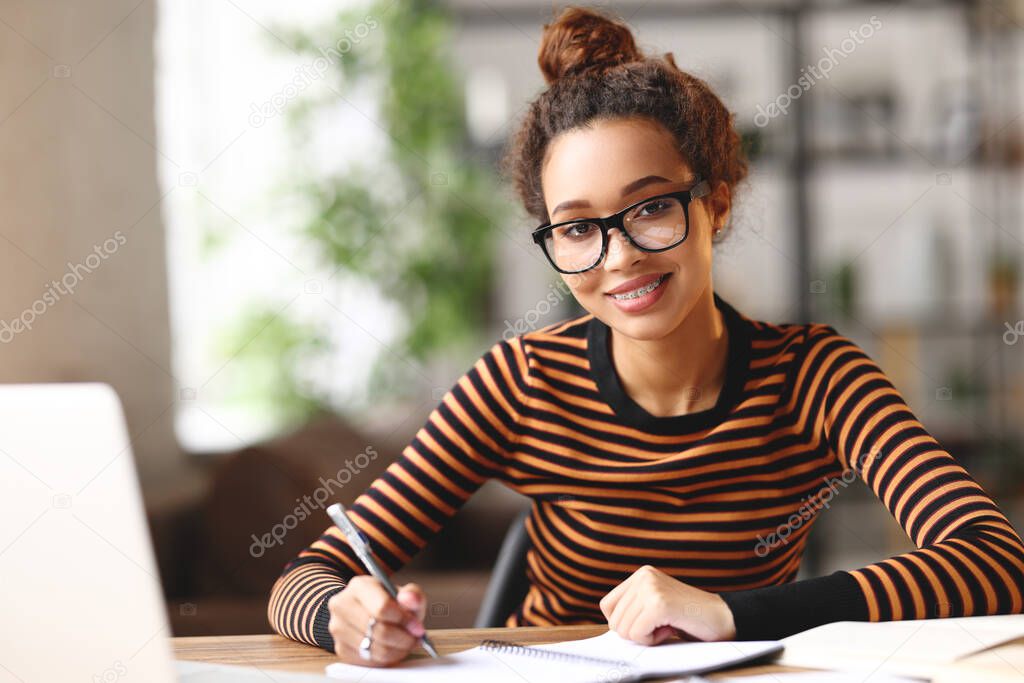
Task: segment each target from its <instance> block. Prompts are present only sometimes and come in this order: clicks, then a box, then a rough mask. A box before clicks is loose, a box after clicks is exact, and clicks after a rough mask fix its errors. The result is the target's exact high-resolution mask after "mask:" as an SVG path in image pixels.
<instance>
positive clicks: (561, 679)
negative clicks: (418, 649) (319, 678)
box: [326, 647, 624, 683]
mask: <svg viewBox="0 0 1024 683" xmlns="http://www.w3.org/2000/svg"><path fill="white" fill-rule="evenodd" d="M326 673H327V675H328V676H330V677H331V678H336V679H339V680H342V681H350V682H351V683H383V682H385V681H386V682H387V683H405V682H406V681H409V683H413V682H427V683H429V682H430V681H444V682H445V683H449V682H450V683H480V682H481V681H486V682H487V683H548V682H550V681H558V683H615V681H621V680H624V679H623V678H622V677H621V675H620V674H621V672H620V671H617V670H615V669H614V668H609V667H601V666H590V665H588V664H583V663H577V662H568V663H566V662H558V661H553V660H549V659H540V658H535V657H530V656H526V655H521V654H514V653H510V652H496V651H493V650H485V649H483V648H479V647H475V648H472V649H470V650H464V651H462V652H457V653H455V654H451V655H443V656H442V657H441V658H440V659H431V658H430V657H418V658H415V659H408V660H405V661H403V662H400V663H399V664H396V665H394V666H390V667H380V668H374V667H365V666H357V665H354V664H344V663H342V662H335V663H334V664H328V665H327V669H326Z"/></svg>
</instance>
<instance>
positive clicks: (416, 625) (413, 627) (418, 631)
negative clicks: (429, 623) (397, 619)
mask: <svg viewBox="0 0 1024 683" xmlns="http://www.w3.org/2000/svg"><path fill="white" fill-rule="evenodd" d="M409 633H411V634H413V635H414V636H422V635H423V633H424V630H423V624H421V623H420V622H418V621H414V622H412V623H411V624H409Z"/></svg>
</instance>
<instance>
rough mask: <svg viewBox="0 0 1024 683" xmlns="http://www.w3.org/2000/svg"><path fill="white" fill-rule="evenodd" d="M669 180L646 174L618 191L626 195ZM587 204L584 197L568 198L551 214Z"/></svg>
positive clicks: (588, 203)
mask: <svg viewBox="0 0 1024 683" xmlns="http://www.w3.org/2000/svg"><path fill="white" fill-rule="evenodd" d="M671 182H672V180H670V179H669V178H665V177H663V176H660V175H648V176H644V177H643V178H638V179H636V180H634V181H633V182H631V183H629V184H627V185H625V186H624V187H623V188H622V189H621V190H620V191H619V193H620V195H621V196H623V197H625V196H627V195H629V194H632V193H633V192H636V191H637V190H639V189H640V188H642V187H646V186H647V185H650V184H651V183H671ZM588 206H590V202H588V201H587V200H586V199H569V200H567V201H564V202H562V203H561V204H559V205H558V206H556V207H555V208H554V209H553V210H552V211H551V215H552V216H553V215H555V214H556V213H558V212H559V211H565V210H567V209H583V208H586V207H588Z"/></svg>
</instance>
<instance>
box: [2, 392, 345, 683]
mask: <svg viewBox="0 0 1024 683" xmlns="http://www.w3.org/2000/svg"><path fill="white" fill-rule="evenodd" d="M0 514H2V521H0V606H2V609H0V683H8V681H10V682H11V683H14V682H19V683H54V682H55V681H83V682H86V681H100V682H103V683H115V682H117V683H134V682H137V683H170V682H172V681H189V682H190V683H206V682H207V681H209V682H211V683H212V682H213V681H225V682H233V681H239V682H246V681H280V682H282V683H291V682H296V683H297V682H300V681H323V680H328V679H326V678H325V677H321V676H311V675H305V674H292V673H283V672H280V671H274V670H269V669H265V668H264V669H261V668H258V667H255V666H254V667H237V666H227V665H214V664H206V663H201V662H185V661H175V660H174V658H173V655H172V652H171V647H170V641H169V640H168V638H169V637H170V636H171V631H170V626H169V623H168V620H167V614H166V612H165V605H164V600H163V596H162V593H161V584H160V580H159V575H158V573H157V568H156V560H155V557H154V553H153V548H152V544H151V542H150V538H149V531H148V526H147V522H146V516H145V509H144V507H143V504H142V496H141V494H140V490H139V484H138V480H137V478H136V470H135V461H134V456H133V454H132V448H131V443H130V441H129V438H128V431H127V429H126V426H125V420H124V414H123V411H122V408H121V403H120V401H119V400H118V397H117V394H116V393H115V392H114V390H113V389H112V388H111V387H110V386H109V385H107V384H102V383H73V384H8V385H0Z"/></svg>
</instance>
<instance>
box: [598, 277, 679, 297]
mask: <svg viewBox="0 0 1024 683" xmlns="http://www.w3.org/2000/svg"><path fill="white" fill-rule="evenodd" d="M662 275H665V273H652V274H650V275H641V276H640V277H637V278H633V279H632V280H628V281H626V282H623V283H622V284H621V285H619V286H618V287H616V288H615V289H609V290H608V291H607V292H605V294H625V293H626V292H632V291H633V290H634V289H639V288H641V287H643V286H644V285H649V284H651V283H652V282H654V281H655V280H657V279H658V278H659V277H661V276H662Z"/></svg>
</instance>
